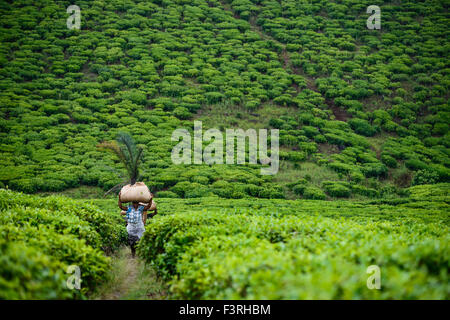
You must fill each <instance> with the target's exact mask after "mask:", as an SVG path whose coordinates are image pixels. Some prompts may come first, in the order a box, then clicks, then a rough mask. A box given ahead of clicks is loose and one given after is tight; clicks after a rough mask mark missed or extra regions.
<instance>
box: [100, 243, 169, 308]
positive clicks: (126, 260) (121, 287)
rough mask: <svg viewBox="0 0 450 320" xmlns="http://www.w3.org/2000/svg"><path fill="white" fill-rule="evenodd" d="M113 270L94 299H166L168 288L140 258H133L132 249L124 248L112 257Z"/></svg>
mask: <svg viewBox="0 0 450 320" xmlns="http://www.w3.org/2000/svg"><path fill="white" fill-rule="evenodd" d="M111 258H112V269H111V272H110V274H109V277H108V280H107V281H106V282H105V283H103V284H102V285H101V286H100V287H99V288H98V291H97V293H96V294H95V296H94V297H92V299H96V300H130V299H131V300H147V299H152V300H153V299H155V300H156V299H158V300H160V299H165V298H166V295H167V288H166V286H165V284H164V283H163V282H162V281H161V280H160V279H159V278H158V277H157V276H156V273H155V271H154V270H153V269H152V268H151V267H150V266H148V265H146V264H145V263H144V262H143V261H142V260H141V259H140V258H138V257H136V258H133V257H131V253H130V249H129V248H128V247H122V248H120V249H119V250H118V252H116V254H114V255H113V256H111Z"/></svg>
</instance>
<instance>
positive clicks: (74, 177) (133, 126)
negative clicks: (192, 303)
mask: <svg viewBox="0 0 450 320" xmlns="http://www.w3.org/2000/svg"><path fill="white" fill-rule="evenodd" d="M75 2H76V3H73V2H72V1H66V0H42V1H32V0H18V1H1V2H0V16H1V19H0V299H89V298H91V297H93V295H94V294H95V292H96V290H97V288H98V287H99V286H100V285H102V284H104V283H105V282H107V281H108V274H109V273H111V270H112V269H111V265H114V264H111V259H114V257H113V255H112V254H114V253H115V252H117V251H118V250H117V249H118V248H120V247H121V246H122V245H123V244H125V243H126V237H127V232H126V229H125V224H124V221H123V220H122V218H121V217H120V216H119V211H118V208H117V192H116V191H115V190H113V191H111V189H112V188H113V187H114V186H117V185H118V184H120V183H122V184H124V181H125V182H126V178H124V176H125V175H124V173H125V170H124V167H123V164H122V162H121V160H123V159H120V157H119V158H117V157H116V156H115V155H114V154H113V153H108V152H105V150H102V148H100V147H101V146H110V149H113V150H114V146H115V145H113V144H112V143H111V141H113V140H114V139H116V138H117V137H118V136H120V135H122V134H124V135H123V136H127V137H128V136H129V137H132V139H134V141H135V142H136V148H135V150H141V148H142V150H143V153H142V154H141V153H140V151H139V157H138V158H137V159H138V160H139V159H141V158H140V157H141V156H142V160H141V162H140V163H139V170H137V166H138V164H137V162H138V160H136V161H135V162H134V164H135V167H136V170H135V171H134V172H135V173H136V175H137V173H138V172H139V173H140V176H139V177H136V178H137V179H138V181H143V182H145V183H146V184H147V185H148V186H149V188H150V190H151V192H152V193H153V194H154V195H155V199H156V202H157V203H158V215H156V216H155V217H154V218H153V219H151V220H149V221H148V224H147V226H146V231H145V233H144V236H143V238H142V239H141V241H140V242H139V247H138V255H139V259H143V260H145V261H146V262H147V265H148V266H152V267H153V268H154V269H155V270H156V272H157V273H158V275H159V276H160V277H161V279H163V280H164V281H165V283H166V284H167V285H168V291H169V296H170V297H171V298H183V299H221V298H222V299H449V298H450V285H449V281H448V280H449V279H448V270H449V269H450V268H449V267H450V266H449V255H450V250H449V240H450V239H449V212H450V211H449V196H448V194H449V189H450V158H449V156H450V132H449V125H450V105H449V102H448V98H449V86H450V59H449V52H450V44H449V41H448V26H449V25H450V15H449V13H448V1H445V0H429V1H413V0H402V1H382V0H332V1H328V0H151V1H143V0H142V1H141V0H108V1H106V0H94V1H88V0H77V1H75ZM70 5H76V6H78V7H79V8H80V28H79V29H76V28H75V29H73V28H70V27H69V25H70V23H69V22H70V19H71V13H69V12H68V11H67V9H68V7H69V6H70ZM372 5H376V6H378V7H379V8H380V11H381V15H380V25H381V28H380V29H370V28H368V26H367V19H368V18H369V16H370V13H367V11H366V10H367V8H368V7H369V6H372ZM197 121H201V123H202V125H203V132H205V131H206V130H208V129H217V130H218V131H219V132H221V133H225V132H226V130H227V129H237V128H241V129H243V130H247V129H254V130H260V129H268V130H270V129H277V130H279V138H280V139H279V144H280V147H279V160H280V163H279V164H280V165H279V170H278V172H277V173H276V174H274V175H261V171H260V170H261V167H262V165H261V164H249V163H248V162H249V159H250V157H251V154H250V152H249V149H250V147H254V144H252V145H250V141H246V142H245V147H246V148H245V160H246V163H243V164H242V163H241V164H206V163H203V164H175V163H174V162H173V161H172V157H171V155H172V150H173V148H174V147H175V146H176V145H177V143H178V141H174V140H173V139H172V134H173V132H174V131H175V130H177V129H186V130H187V131H186V132H188V134H191V136H193V128H194V123H195V122H197ZM126 134H128V135H126ZM130 139H131V138H130ZM207 140H208V139H203V141H202V142H201V144H202V145H201V150H200V151H202V150H203V151H204V150H206V149H207V148H208V147H210V146H211V145H212V144H213V143H214V142H216V141H215V140H216V138H214V139H210V140H209V142H208V141H207ZM211 140H214V141H211ZM270 142H272V140H271V141H269V146H270ZM223 145H224V146H225V145H226V143H225V140H224V141H223ZM133 146H134V145H133ZM191 147H192V149H194V150H195V148H194V146H193V145H192V146H191ZM261 149H263V148H262V147H261V145H260V144H258V146H256V147H255V151H256V150H257V151H261ZM269 149H270V147H269ZM129 154H133V153H132V152H131V151H130V153H129ZM218 156H219V157H221V155H220V154H218ZM194 157H195V156H194ZM189 158H190V157H189ZM225 158H226V156H224V157H223V159H225ZM236 158H237V157H236ZM233 159H234V158H233ZM125 160H130V159H125ZM132 160H133V159H132ZM259 160H261V157H259ZM129 162H130V163H132V162H133V161H129ZM223 162H224V163H225V161H223ZM259 163H260V162H259ZM127 169H128V167H127ZM108 191H110V193H109V196H108V197H106V198H105V197H104V198H101V197H102V196H103V195H104V194H105V193H106V192H108ZM64 195H66V196H68V197H64ZM72 265H76V266H79V267H80V268H81V274H82V283H81V290H69V289H68V288H67V284H66V280H67V278H68V276H69V274H68V273H67V270H68V268H69V266H72ZM373 265H375V266H378V267H379V268H380V271H381V280H380V284H381V289H379V290H377V289H374V290H371V289H369V288H368V286H367V279H368V277H369V276H370V275H369V274H368V273H367V268H368V267H369V266H373Z"/></svg>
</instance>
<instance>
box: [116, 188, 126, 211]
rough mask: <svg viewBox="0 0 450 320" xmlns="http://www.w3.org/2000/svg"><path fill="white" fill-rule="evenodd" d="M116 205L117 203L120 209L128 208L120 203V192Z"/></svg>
mask: <svg viewBox="0 0 450 320" xmlns="http://www.w3.org/2000/svg"><path fill="white" fill-rule="evenodd" d="M118 205H119V208H120V210H125V211H126V210H127V209H128V208H127V207H124V206H123V205H122V201H121V200H120V192H119V202H118Z"/></svg>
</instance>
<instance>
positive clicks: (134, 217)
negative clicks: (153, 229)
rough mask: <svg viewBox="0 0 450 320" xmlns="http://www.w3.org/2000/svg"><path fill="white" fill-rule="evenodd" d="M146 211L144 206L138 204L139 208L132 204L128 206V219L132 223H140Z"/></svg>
mask: <svg viewBox="0 0 450 320" xmlns="http://www.w3.org/2000/svg"><path fill="white" fill-rule="evenodd" d="M143 211H144V206H138V208H137V209H135V208H134V207H133V205H132V204H130V205H129V206H128V209H127V221H128V223H130V224H139V223H140V221H142V213H143Z"/></svg>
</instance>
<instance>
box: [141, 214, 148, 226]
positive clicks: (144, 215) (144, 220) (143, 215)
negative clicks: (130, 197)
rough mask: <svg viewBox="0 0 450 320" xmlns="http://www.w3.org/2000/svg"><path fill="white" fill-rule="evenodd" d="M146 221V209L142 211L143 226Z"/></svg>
mask: <svg viewBox="0 0 450 320" xmlns="http://www.w3.org/2000/svg"><path fill="white" fill-rule="evenodd" d="M146 221H147V211H144V213H143V214H142V222H143V223H144V226H145V222H146Z"/></svg>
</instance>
